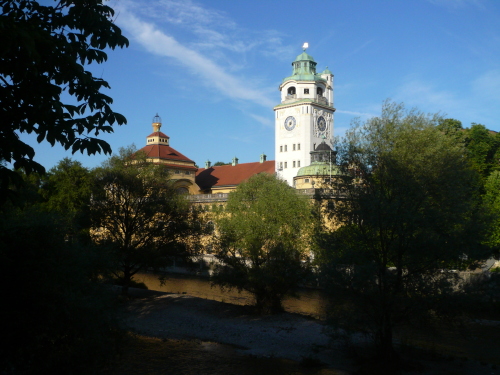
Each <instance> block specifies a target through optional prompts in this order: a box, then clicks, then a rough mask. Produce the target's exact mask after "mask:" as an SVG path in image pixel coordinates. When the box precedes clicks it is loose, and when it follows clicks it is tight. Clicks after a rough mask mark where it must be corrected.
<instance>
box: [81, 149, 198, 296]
mask: <svg viewBox="0 0 500 375" xmlns="http://www.w3.org/2000/svg"><path fill="white" fill-rule="evenodd" d="M129 151H130V150H129ZM189 208H190V207H189V205H188V202H187V200H186V199H185V197H184V196H183V195H181V194H179V193H177V191H176V189H175V188H174V186H173V183H172V181H170V178H169V174H168V171H167V170H166V169H164V168H162V167H161V166H157V165H154V164H151V163H148V162H146V161H145V159H144V158H141V157H140V155H138V154H135V155H134V158H131V157H130V154H129V155H128V156H127V150H122V155H121V157H118V156H115V157H113V158H111V160H110V161H108V162H107V163H105V166H104V167H103V168H100V169H98V170H96V171H95V181H94V186H93V192H92V200H91V203H90V213H91V220H92V237H93V239H94V241H95V242H96V243H97V244H98V245H99V246H100V247H101V248H102V249H105V250H108V251H109V252H110V254H111V256H112V258H113V260H114V266H113V273H114V274H115V276H116V277H117V279H119V280H120V281H121V283H122V285H123V293H124V294H127V290H128V286H129V283H130V280H131V279H132V277H133V276H134V274H136V273H137V272H139V271H140V270H145V269H146V268H148V267H153V268H156V269H158V268H160V267H165V266H167V265H169V263H170V261H171V259H170V257H171V256H184V257H188V256H189V255H192V253H193V252H195V251H196V250H197V248H196V245H197V239H198V235H199V233H198V230H201V227H202V226H201V225H200V223H199V222H198V218H197V217H196V212H195V211H194V210H190V209H189Z"/></svg>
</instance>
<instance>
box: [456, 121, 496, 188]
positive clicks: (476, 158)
mask: <svg viewBox="0 0 500 375" xmlns="http://www.w3.org/2000/svg"><path fill="white" fill-rule="evenodd" d="M464 142H465V147H466V149H467V156H468V158H469V160H470V162H471V164H472V166H473V168H474V169H475V170H477V171H478V172H479V173H480V174H481V176H482V177H483V178H484V179H486V178H487V177H488V176H489V175H490V173H491V172H492V171H494V170H498V167H499V159H500V135H499V134H498V133H492V132H490V131H489V130H488V129H486V127H485V126H484V125H481V124H474V123H473V124H472V126H471V127H470V129H466V130H465V136H464Z"/></svg>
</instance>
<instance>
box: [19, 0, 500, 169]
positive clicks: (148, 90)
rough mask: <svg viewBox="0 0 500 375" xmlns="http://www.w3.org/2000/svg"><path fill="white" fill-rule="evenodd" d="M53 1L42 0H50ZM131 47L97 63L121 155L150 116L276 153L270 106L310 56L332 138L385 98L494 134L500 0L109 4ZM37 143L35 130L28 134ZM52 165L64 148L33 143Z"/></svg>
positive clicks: (175, 127)
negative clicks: (330, 104) (329, 93)
mask: <svg viewBox="0 0 500 375" xmlns="http://www.w3.org/2000/svg"><path fill="white" fill-rule="evenodd" d="M44 2H47V1H44ZM108 4H109V5H111V6H112V7H113V8H115V9H116V11H117V14H116V23H117V25H118V26H119V27H121V28H122V31H123V33H124V34H125V35H126V36H127V37H128V38H129V40H130V47H129V48H128V49H124V50H114V51H109V54H108V61H107V62H106V63H105V64H102V65H96V66H90V67H89V69H90V70H91V71H92V72H94V74H95V75H97V76H99V77H102V78H103V79H105V80H107V81H108V82H109V83H110V85H111V90H109V91H107V92H106V94H108V95H110V96H111V97H113V99H114V105H113V109H114V110H115V111H116V112H119V113H122V114H123V115H125V116H126V117H127V120H128V125H125V126H121V127H115V131H114V133H113V134H110V135H106V136H105V137H103V138H104V139H105V140H106V141H108V142H109V143H110V144H111V146H112V148H113V150H114V151H118V149H119V147H121V146H127V145H130V144H132V143H134V144H135V145H136V146H137V147H138V148H140V147H142V146H144V145H145V137H146V136H147V135H149V134H150V133H151V131H152V128H151V121H152V118H153V117H154V115H155V114H156V113H158V114H159V115H160V116H161V117H162V121H163V127H162V132H164V133H165V134H167V135H168V136H170V144H171V146H172V147H173V148H175V149H177V150H178V151H180V152H182V153H183V154H185V155H186V156H187V157H189V158H191V159H193V160H194V161H195V162H196V163H197V164H198V165H199V166H200V167H203V166H204V163H205V161H206V160H207V159H209V160H210V161H212V162H216V161H225V162H229V161H230V160H231V159H232V158H233V157H234V156H237V157H238V158H239V160H240V163H244V162H253V161H258V160H259V155H260V154H261V153H262V152H264V153H266V154H267V155H268V159H274V118H273V109H272V108H273V106H274V105H276V104H278V103H279V98H280V95H279V91H278V86H279V84H280V83H281V80H282V79H283V78H284V77H287V76H289V75H290V73H291V62H292V61H293V60H294V59H295V57H296V56H297V55H299V54H300V53H301V52H302V49H301V46H302V44H303V43H304V42H308V43H309V46H310V47H309V49H308V53H309V54H310V55H312V56H313V57H314V59H315V60H316V62H317V63H318V70H320V71H321V70H323V69H324V68H325V67H326V66H328V68H329V69H330V70H331V71H332V72H333V74H334V75H335V78H334V79H335V81H334V83H335V86H334V96H335V103H334V105H335V107H336V108H337V111H336V113H335V124H334V126H335V130H334V132H335V135H342V134H343V132H344V131H345V129H347V128H348V127H349V125H350V122H351V120H352V119H353V118H355V117H361V118H362V119H366V118H369V117H372V116H377V115H379V114H380V109H381V104H382V102H383V101H384V100H385V99H387V98H391V99H392V100H394V101H397V102H404V103H405V104H406V106H407V107H417V108H419V109H420V110H422V111H423V112H428V113H436V112H440V113H441V114H443V115H446V116H447V117H452V118H456V119H458V120H460V121H462V123H463V125H464V127H469V126H470V124H471V123H472V122H475V123H481V124H484V125H486V126H487V127H488V128H490V129H493V130H497V131H500V1H497V0H386V1H378V0H352V1H344V0H315V1H306V0H302V1H295V0H287V1H281V0H279V1H272V0H252V1H248V0H247V1H243V0H232V1H230V0H111V1H109V3H108ZM23 139H26V140H27V141H28V142H30V144H33V143H35V142H34V138H33V137H29V136H24V135H23ZM35 150H36V156H35V159H36V160H37V161H38V162H40V163H42V165H44V166H45V167H46V168H47V169H49V168H51V167H52V166H54V165H55V164H57V162H58V161H59V160H61V159H62V158H63V157H65V156H70V157H73V158H74V159H76V160H79V161H81V162H82V163H83V164H84V165H85V166H87V167H94V166H97V165H99V164H100V163H101V162H102V161H103V160H105V159H106V158H107V156H105V155H97V156H86V155H81V154H75V155H73V156H72V155H71V153H69V152H65V151H64V150H63V149H62V148H61V147H57V146H56V147H50V145H48V144H41V145H36V147H35Z"/></svg>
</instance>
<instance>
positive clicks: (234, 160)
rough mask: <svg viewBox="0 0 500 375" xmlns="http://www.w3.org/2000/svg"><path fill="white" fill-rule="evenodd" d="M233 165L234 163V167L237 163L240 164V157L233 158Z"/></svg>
mask: <svg viewBox="0 0 500 375" xmlns="http://www.w3.org/2000/svg"><path fill="white" fill-rule="evenodd" d="M232 165H233V167H234V166H235V165H238V158H237V157H236V156H235V157H234V158H233V164H232Z"/></svg>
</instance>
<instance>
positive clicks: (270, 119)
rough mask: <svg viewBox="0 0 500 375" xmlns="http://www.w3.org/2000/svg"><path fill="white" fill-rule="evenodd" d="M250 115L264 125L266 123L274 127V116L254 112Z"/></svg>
mask: <svg viewBox="0 0 500 375" xmlns="http://www.w3.org/2000/svg"><path fill="white" fill-rule="evenodd" d="M248 115H249V116H250V117H251V118H253V119H254V120H256V121H258V122H260V123H261V124H262V125H265V126H267V127H274V122H273V117H264V116H259V115H256V114H254V113H249V114H248Z"/></svg>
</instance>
